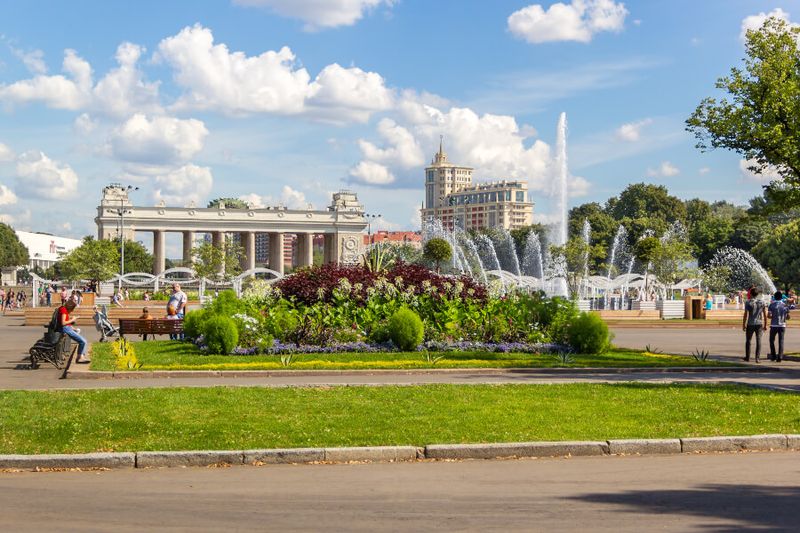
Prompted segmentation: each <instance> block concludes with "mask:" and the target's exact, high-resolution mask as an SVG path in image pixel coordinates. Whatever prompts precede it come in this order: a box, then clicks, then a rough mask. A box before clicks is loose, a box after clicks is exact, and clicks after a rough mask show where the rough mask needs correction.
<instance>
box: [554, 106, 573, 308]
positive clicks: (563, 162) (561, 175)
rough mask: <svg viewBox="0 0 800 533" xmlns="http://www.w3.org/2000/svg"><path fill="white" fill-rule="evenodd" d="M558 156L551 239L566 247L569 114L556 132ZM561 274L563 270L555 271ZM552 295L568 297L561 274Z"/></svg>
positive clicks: (564, 116) (565, 115) (565, 283)
mask: <svg viewBox="0 0 800 533" xmlns="http://www.w3.org/2000/svg"><path fill="white" fill-rule="evenodd" d="M556 154H557V156H556V157H557V158H558V172H557V174H556V194H557V202H556V205H557V211H556V216H557V218H556V223H555V225H554V228H553V235H552V238H551V241H552V243H553V244H554V245H555V246H564V245H565V244H567V208H568V205H567V204H568V194H567V178H568V177H569V171H568V168H567V114H566V113H561V115H559V117H558V128H557V130H556ZM554 260H555V263H557V264H559V265H560V264H561V263H564V264H566V261H565V260H562V259H559V258H554ZM555 270H556V272H560V271H561V270H562V269H560V268H559V269H555ZM552 293H553V295H554V296H567V293H568V291H567V279H566V277H564V276H561V275H560V274H557V275H556V277H554V278H553V283H552Z"/></svg>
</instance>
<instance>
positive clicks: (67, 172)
mask: <svg viewBox="0 0 800 533" xmlns="http://www.w3.org/2000/svg"><path fill="white" fill-rule="evenodd" d="M17 178H18V179H17V193H18V194H19V195H21V196H26V197H29V198H49V199H52V200H65V199H69V198H71V197H73V196H75V194H76V193H77V192H78V175H77V174H76V173H75V171H74V170H72V168H71V167H70V166H69V165H67V164H65V163H60V162H58V161H54V160H52V159H50V158H49V157H47V156H46V155H45V154H44V153H43V152H40V151H37V150H29V151H27V152H25V153H23V154H22V155H20V156H19V158H18V159H17Z"/></svg>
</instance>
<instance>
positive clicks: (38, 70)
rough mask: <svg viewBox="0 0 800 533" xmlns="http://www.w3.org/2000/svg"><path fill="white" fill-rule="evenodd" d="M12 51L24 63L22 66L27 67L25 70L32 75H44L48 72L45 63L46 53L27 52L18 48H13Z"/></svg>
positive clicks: (38, 51) (37, 51) (39, 51)
mask: <svg viewBox="0 0 800 533" xmlns="http://www.w3.org/2000/svg"><path fill="white" fill-rule="evenodd" d="M11 51H12V52H13V53H14V55H15V56H17V57H18V58H19V60H20V61H22V64H23V65H25V68H27V69H28V71H30V73H31V74H44V73H45V72H47V65H46V64H45V62H44V52H42V51H41V50H30V51H28V52H26V51H24V50H19V49H17V48H11Z"/></svg>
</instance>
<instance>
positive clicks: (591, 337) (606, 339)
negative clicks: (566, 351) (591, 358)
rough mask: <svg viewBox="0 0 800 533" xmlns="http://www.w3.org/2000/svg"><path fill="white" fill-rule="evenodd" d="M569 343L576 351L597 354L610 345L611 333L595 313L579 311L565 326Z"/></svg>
mask: <svg viewBox="0 0 800 533" xmlns="http://www.w3.org/2000/svg"><path fill="white" fill-rule="evenodd" d="M567 338H568V342H569V345H570V346H572V349H573V350H575V351H576V352H578V353H585V354H598V353H603V352H605V351H607V350H608V349H609V348H610V347H611V338H612V337H611V333H609V331H608V326H607V325H606V323H605V322H603V319H602V318H600V317H599V316H598V315H597V314H595V313H581V314H580V315H579V316H578V317H577V318H575V319H574V320H573V321H572V323H571V324H570V325H569V327H568V328H567Z"/></svg>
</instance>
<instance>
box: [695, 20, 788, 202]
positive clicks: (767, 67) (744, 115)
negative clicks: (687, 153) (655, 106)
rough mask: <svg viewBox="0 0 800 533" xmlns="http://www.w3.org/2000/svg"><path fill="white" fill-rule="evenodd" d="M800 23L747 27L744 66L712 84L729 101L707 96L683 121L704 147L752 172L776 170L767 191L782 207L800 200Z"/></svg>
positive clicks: (699, 147)
mask: <svg viewBox="0 0 800 533" xmlns="http://www.w3.org/2000/svg"><path fill="white" fill-rule="evenodd" d="M798 37H800V28H798V27H795V26H792V25H789V24H788V23H787V22H785V21H783V20H781V19H778V18H774V17H772V18H768V19H767V20H766V21H764V24H763V25H762V26H761V28H760V29H758V30H749V31H748V32H747V40H746V43H745V52H746V57H745V58H744V68H743V69H742V68H736V67H734V68H733V69H731V73H730V75H729V76H726V77H723V78H719V79H718V80H717V83H716V87H717V88H718V89H722V90H723V91H725V92H726V93H727V94H728V95H729V96H730V100H728V99H726V98H723V99H721V100H717V99H716V98H705V99H704V100H703V101H702V102H700V105H699V106H698V107H697V109H695V111H694V113H692V116H691V117H689V118H688V119H687V121H686V129H687V130H688V131H690V132H691V133H693V134H694V135H695V137H696V139H697V148H698V149H700V150H702V151H708V150H713V149H716V148H726V149H728V150H733V151H734V152H737V153H739V154H741V155H742V156H743V157H744V158H745V159H746V160H747V161H748V163H749V169H750V170H751V171H752V172H755V173H756V174H767V175H770V174H777V176H778V177H779V179H775V180H773V181H772V182H771V183H770V184H769V185H767V186H766V187H765V189H766V191H765V192H766V195H767V196H768V197H769V198H771V199H772V200H773V201H775V202H776V204H778V205H780V206H781V207H783V208H788V207H790V206H792V205H797V201H798V200H800V49H798V46H797V42H798Z"/></svg>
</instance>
